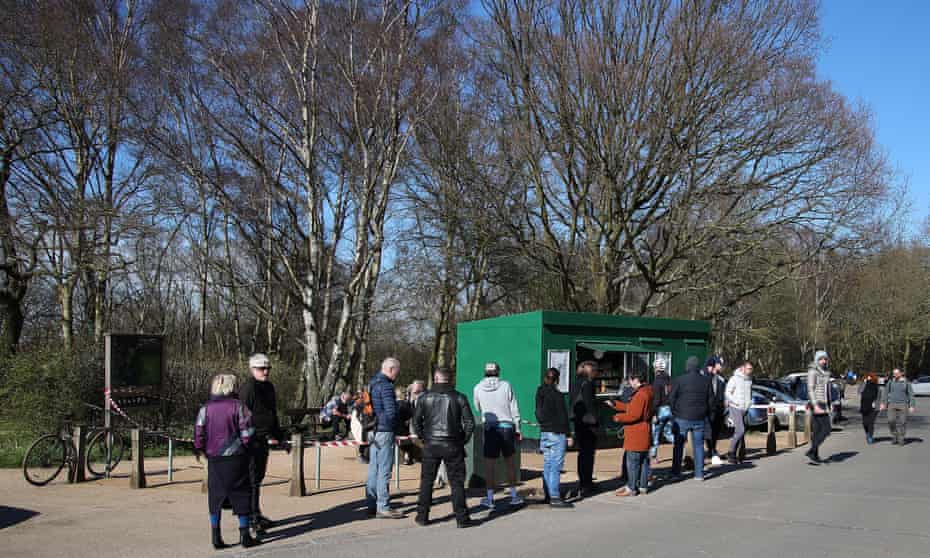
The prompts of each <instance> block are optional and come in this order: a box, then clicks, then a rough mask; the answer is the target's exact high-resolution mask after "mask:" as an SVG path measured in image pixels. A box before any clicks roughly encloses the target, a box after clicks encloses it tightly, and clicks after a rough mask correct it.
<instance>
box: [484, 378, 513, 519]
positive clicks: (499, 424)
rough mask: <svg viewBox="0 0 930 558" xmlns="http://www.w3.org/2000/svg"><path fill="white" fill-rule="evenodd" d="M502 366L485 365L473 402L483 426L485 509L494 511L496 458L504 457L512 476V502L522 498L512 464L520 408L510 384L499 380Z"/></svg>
mask: <svg viewBox="0 0 930 558" xmlns="http://www.w3.org/2000/svg"><path fill="white" fill-rule="evenodd" d="M500 375H501V368H500V366H499V365H498V364H497V363H496V362H489V363H487V364H485V365H484V379H483V380H481V381H480V382H478V385H476V386H475V390H474V392H473V396H474V397H473V401H474V402H475V408H476V409H477V410H478V416H479V417H480V420H481V423H482V425H483V426H484V428H483V432H482V433H483V434H484V440H483V442H484V443H483V445H484V447H483V448H482V451H483V454H484V465H485V467H484V470H485V477H484V480H485V483H486V487H487V491H488V494H487V497H486V498H483V499H482V500H481V505H482V506H484V507H485V508H486V509H488V510H490V511H493V510H494V467H495V466H496V465H497V458H498V457H503V458H504V463H505V465H506V467H507V475H508V476H509V477H510V478H509V480H510V505H511V506H519V505H520V504H522V503H523V499H522V498H520V496H519V495H517V472H516V470H515V469H514V466H513V454H514V453H515V451H516V442H517V441H518V440H519V439H520V408H519V406H517V398H516V397H515V396H514V394H513V388H511V387H510V383H509V382H506V381H504V380H501V379H500Z"/></svg>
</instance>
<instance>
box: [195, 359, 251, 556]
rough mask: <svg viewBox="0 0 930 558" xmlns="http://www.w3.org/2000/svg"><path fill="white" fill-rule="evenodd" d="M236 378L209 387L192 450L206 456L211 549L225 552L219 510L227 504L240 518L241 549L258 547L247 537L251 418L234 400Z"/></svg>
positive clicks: (222, 378)
mask: <svg viewBox="0 0 930 558" xmlns="http://www.w3.org/2000/svg"><path fill="white" fill-rule="evenodd" d="M236 384H237V379H236V376H234V375H232V374H219V375H217V376H215V377H214V378H213V382H212V383H211V386H210V400H209V401H207V402H206V403H205V404H204V405H203V407H201V408H200V412H199V413H197V422H196V423H195V424H194V448H195V450H197V451H199V452H203V453H205V454H206V455H207V463H208V466H209V474H208V475H207V494H208V496H207V500H208V503H209V507H210V527H211V530H212V537H213V548H216V549H220V548H225V547H226V544H225V543H224V542H223V538H222V537H221V536H220V509H221V508H222V507H223V503H224V502H226V501H228V502H229V503H230V504H231V505H232V509H233V513H234V514H236V515H238V516H239V537H240V543H241V544H242V546H244V547H251V546H255V545H257V544H258V541H257V540H255V539H254V538H252V535H251V533H249V513H250V512H251V508H252V506H251V497H252V492H251V483H250V482H249V457H248V455H247V453H246V448H247V447H248V444H249V438H250V437H251V436H252V435H253V433H254V429H253V428H252V415H251V413H249V409H248V408H247V407H246V406H245V405H243V404H242V403H241V402H240V401H239V399H238V397H237V396H236Z"/></svg>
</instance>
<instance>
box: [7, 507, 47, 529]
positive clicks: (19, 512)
mask: <svg viewBox="0 0 930 558" xmlns="http://www.w3.org/2000/svg"><path fill="white" fill-rule="evenodd" d="M37 515H39V512H37V511H35V510H27V509H23V508H13V507H10V506H0V529H5V528H7V527H12V526H13V525H16V524H18V523H22V522H23V521H27V520H29V519H31V518H33V517H35V516H37Z"/></svg>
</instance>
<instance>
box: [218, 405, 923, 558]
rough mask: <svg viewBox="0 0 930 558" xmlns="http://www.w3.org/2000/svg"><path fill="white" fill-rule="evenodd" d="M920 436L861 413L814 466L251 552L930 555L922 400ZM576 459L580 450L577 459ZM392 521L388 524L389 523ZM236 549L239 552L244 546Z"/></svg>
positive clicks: (280, 556)
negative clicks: (897, 437) (868, 423)
mask: <svg viewBox="0 0 930 558" xmlns="http://www.w3.org/2000/svg"><path fill="white" fill-rule="evenodd" d="M918 403H919V406H920V407H922V408H921V409H918V413H917V416H914V417H911V420H910V423H909V429H908V443H907V445H905V446H894V445H892V444H891V439H890V437H889V435H888V430H887V423H886V421H885V419H884V417H882V418H880V419H879V421H878V424H877V428H878V430H879V442H878V443H876V444H874V445H871V446H869V445H867V444H866V443H865V437H864V435H863V433H862V428H861V426H860V422H859V417H858V414H851V415H852V416H850V420H849V421H848V422H846V423H845V424H844V425H843V426H842V430H836V431H834V432H833V434H832V436H831V437H830V438H829V439H828V440H827V442H826V443H825V445H824V447H823V449H822V456H824V457H826V456H831V459H830V462H829V463H827V464H824V465H820V466H814V465H811V464H809V463H808V461H807V459H806V458H805V457H804V455H803V452H804V448H799V449H798V450H795V451H793V452H790V453H786V454H784V455H779V456H777V457H775V458H763V459H758V460H753V461H750V462H749V464H748V465H746V466H743V467H741V468H729V467H722V468H715V469H714V471H715V474H714V476H713V477H712V478H711V479H709V480H707V481H705V482H703V483H699V482H697V481H694V480H691V479H688V480H685V481H682V482H679V483H676V484H667V485H665V486H660V487H659V488H658V489H657V490H655V491H654V492H652V493H650V494H649V495H647V496H642V497H639V498H634V499H625V498H617V497H615V496H614V495H613V493H612V492H608V493H603V494H600V495H598V496H595V497H593V498H591V499H589V500H586V501H584V502H582V503H580V504H579V505H578V506H577V508H576V509H574V510H550V509H548V508H545V507H541V506H532V507H529V508H527V509H524V510H520V511H518V512H516V513H509V514H502V515H500V516H498V517H494V516H491V517H489V518H488V519H487V520H486V521H485V522H484V523H483V524H481V525H480V526H478V527H475V528H472V529H456V528H455V526H454V522H453V521H449V520H448V519H447V520H445V521H443V522H440V523H438V524H435V525H431V526H429V527H426V528H423V527H409V526H408V524H398V527H397V528H396V529H392V530H390V531H386V532H385V531H382V532H380V533H376V534H367V535H361V536H358V537H355V538H352V537H349V536H346V534H344V533H343V534H340V535H338V536H330V537H321V538H314V539H313V540H311V541H309V542H306V541H302V542H299V543H298V542H291V543H288V542H287V541H279V542H278V543H275V544H273V545H268V546H264V547H260V548H258V549H253V550H252V551H251V552H249V553H247V554H246V553H242V554H243V555H249V556H263V557H274V558H285V557H291V556H325V557H326V558H340V557H358V556H370V557H372V558H388V557H394V556H396V557H399V558H401V557H402V558H416V557H421V556H422V557H436V556H447V557H459V556H462V557H465V556H475V557H488V558H490V557H495V556H527V557H530V556H532V557H534V558H541V557H556V556H559V557H562V556H577V557H581V556H598V557H608V556H609V557H615V556H636V557H638V558H645V557H651V556H655V557H660V556H676V557H677V556H681V557H684V556H688V557H691V556H714V557H718V556H719V557H726V556H739V557H744V558H765V557H776V556H777V557H790V556H798V557H820V556H823V557H827V556H836V557H842V558H850V557H855V556H863V557H869V558H872V557H878V556H894V557H899V556H900V557H910V556H913V557H927V556H930V428H928V421H927V418H926V417H927V407H930V400H928V399H922V400H920V401H919V402H918ZM573 457H574V456H570V458H573ZM382 521H383V520H382ZM227 553H229V554H233V555H237V554H238V552H237V551H235V550H233V551H232V552H229V551H227Z"/></svg>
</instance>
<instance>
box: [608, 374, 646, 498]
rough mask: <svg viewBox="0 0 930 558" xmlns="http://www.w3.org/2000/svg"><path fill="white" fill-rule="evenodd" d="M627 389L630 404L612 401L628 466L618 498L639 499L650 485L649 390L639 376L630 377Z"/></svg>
mask: <svg viewBox="0 0 930 558" xmlns="http://www.w3.org/2000/svg"><path fill="white" fill-rule="evenodd" d="M630 386H631V387H632V388H633V389H635V390H636V391H635V392H634V393H633V398H632V399H631V400H630V402H629V403H621V402H619V401H611V402H610V406H611V407H613V408H614V409H615V410H616V411H618V412H617V414H616V415H614V422H619V423H621V424H623V425H624V429H623V452H624V455H625V456H626V464H627V480H628V482H627V486H624V487H623V488H621V489H620V490H618V491H617V492H616V494H617V496H639V493H640V492H646V486H647V484H648V483H649V447H650V445H651V444H652V432H651V426H652V414H653V408H652V387H651V386H650V385H649V384H647V383H646V379H645V377H644V375H642V374H633V375H632V376H630Z"/></svg>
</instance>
